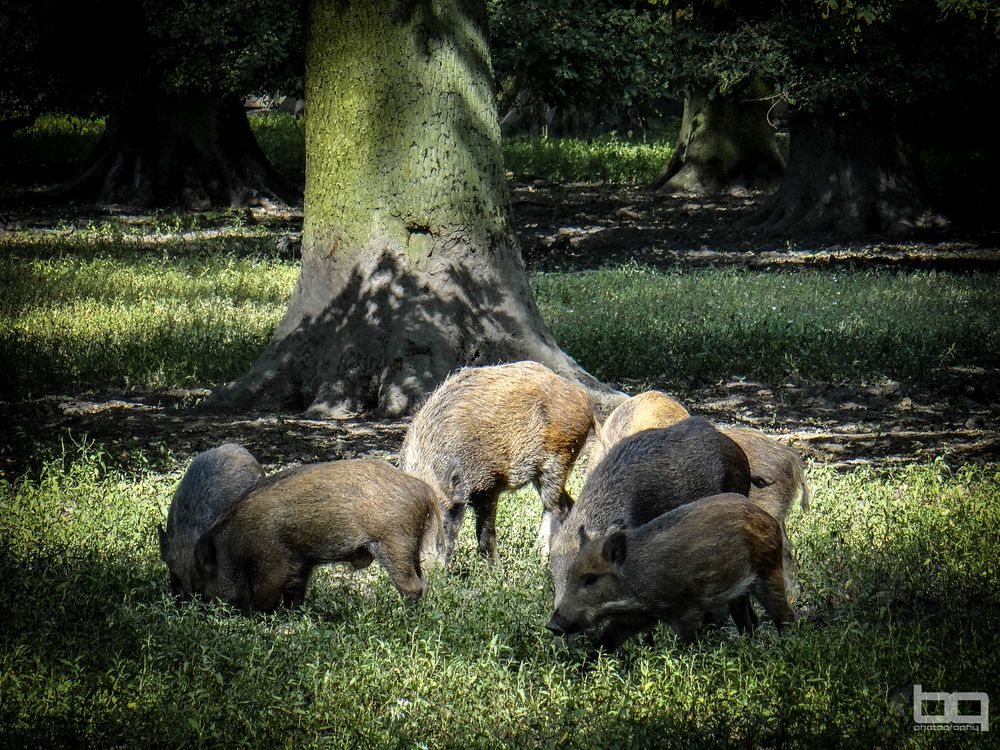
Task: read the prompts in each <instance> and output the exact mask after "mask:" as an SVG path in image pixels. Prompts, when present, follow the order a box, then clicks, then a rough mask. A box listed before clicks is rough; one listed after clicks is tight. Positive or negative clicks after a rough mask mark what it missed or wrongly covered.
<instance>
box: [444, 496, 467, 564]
mask: <svg viewBox="0 0 1000 750" xmlns="http://www.w3.org/2000/svg"><path fill="white" fill-rule="evenodd" d="M467 507H468V506H467V505H466V503H465V502H464V501H463V502H459V503H454V504H453V505H451V506H450V507H448V508H447V509H446V510H445V511H444V512H443V513H442V519H441V521H442V524H443V526H444V561H445V565H450V564H451V559H452V558H453V557H454V556H455V548H456V546H457V544H458V532H459V529H461V528H462V519H464V518H465V509H466V508H467Z"/></svg>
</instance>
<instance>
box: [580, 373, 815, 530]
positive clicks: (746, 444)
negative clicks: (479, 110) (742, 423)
mask: <svg viewBox="0 0 1000 750" xmlns="http://www.w3.org/2000/svg"><path fill="white" fill-rule="evenodd" d="M686 416H687V410H686V409H685V408H684V407H683V406H681V405H680V404H679V403H677V402H676V401H674V399H672V398H671V397H670V396H668V395H666V394H665V393H660V392H659V391H649V392H647V393H640V394H639V395H638V396H633V397H632V398H630V399H629V400H628V401H625V402H624V403H622V404H620V405H619V406H618V407H617V408H616V409H615V410H614V411H613V412H611V414H610V415H609V416H608V419H607V421H606V422H605V423H604V425H603V426H602V428H601V431H600V433H599V437H600V440H599V441H598V442H597V443H596V444H595V447H594V449H592V450H591V455H590V456H589V458H588V468H589V470H591V471H592V470H593V469H594V468H595V467H596V465H597V463H598V462H599V461H600V460H601V458H602V457H603V456H604V455H606V453H607V451H608V450H610V449H611V447H612V446H613V445H614V444H615V443H617V442H618V441H619V440H622V439H623V438H626V437H628V436H629V435H634V434H636V433H637V432H641V431H642V430H648V429H652V428H657V427H670V426H671V425H673V424H676V423H677V422H679V421H681V420H682V419H684V418H685V417H686ZM719 431H720V432H722V433H723V434H725V435H728V436H729V437H731V438H732V439H733V440H735V441H736V443H737V444H738V445H739V446H740V448H742V449H743V452H744V453H746V456H747V460H748V461H749V462H750V474H751V476H753V477H754V478H755V479H756V480H757V481H755V482H754V485H753V486H752V487H751V488H750V500H752V501H753V502H755V503H757V504H758V505H759V506H760V507H762V508H763V509H764V510H766V511H767V512H768V513H770V514H771V515H772V516H774V517H775V518H777V519H778V520H779V521H781V523H782V524H784V522H785V519H786V518H787V517H788V511H789V510H790V508H791V506H792V503H793V502H794V501H795V498H796V497H799V498H800V500H799V503H800V505H801V507H802V510H808V509H809V484H808V483H807V482H806V477H805V467H804V466H803V463H802V457H801V456H799V454H798V453H796V452H795V450H793V449H792V448H790V447H789V446H787V445H784V444H782V443H779V442H778V441H777V440H775V439H774V438H771V437H768V436H767V435H765V434H764V433H763V432H760V431H759V430H753V429H750V428H748V427H720V428H719Z"/></svg>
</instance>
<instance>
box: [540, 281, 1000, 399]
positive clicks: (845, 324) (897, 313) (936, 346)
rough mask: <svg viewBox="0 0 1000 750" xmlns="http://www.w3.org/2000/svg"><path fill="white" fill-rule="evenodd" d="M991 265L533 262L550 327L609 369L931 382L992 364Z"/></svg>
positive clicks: (698, 376)
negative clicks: (544, 268) (860, 267)
mask: <svg viewBox="0 0 1000 750" xmlns="http://www.w3.org/2000/svg"><path fill="white" fill-rule="evenodd" d="M995 284H996V276H995V274H990V273H973V274H968V275H958V274H950V273H936V272H927V271H917V272H908V271H900V272H889V271H885V270H869V271H837V272H830V271H824V270H795V271H787V272H764V273H760V272H753V271H746V270H732V269H730V270H719V269H703V270H684V271H675V272H669V273H664V272H661V271H655V270H650V269H647V268H642V267H637V266H635V267H626V268H619V269H605V270H599V271H594V272H587V273H579V274H565V273H550V274H542V275H539V276H536V277H535V278H534V279H533V287H534V290H535V295H536V298H537V300H538V304H539V306H540V308H541V310H542V315H543V317H544V318H545V320H546V322H547V323H548V324H549V326H550V328H551V329H552V332H553V333H554V335H555V338H556V340H557V341H558V342H559V343H560V345H561V346H562V347H563V348H564V349H566V351H568V352H570V353H571V354H572V355H573V356H574V357H575V358H576V359H577V360H578V361H579V362H580V364H582V365H583V366H584V367H585V368H587V369H588V370H590V371H591V372H593V373H594V374H595V375H598V376H600V377H604V378H607V379H617V378H644V377H645V378H648V377H654V378H657V379H659V380H662V381H664V382H668V383H672V384H674V385H676V386H679V387H682V386H685V385H690V384H693V383H696V382H698V381H699V380H706V379H708V380H714V379H717V378H720V377H727V376H733V375H743V376H747V377H754V378H763V379H768V380H772V381H773V380H774V379H780V378H783V377H786V376H787V374H788V373H797V374H799V375H800V376H801V377H803V378H806V379H815V380H822V381H865V380H879V379H882V378H893V379H902V380H911V381H925V382H932V381H934V380H935V379H936V378H938V377H939V376H940V375H941V374H942V368H943V367H946V366H949V365H977V366H984V367H993V368H995V367H997V366H998V364H1000V363H998V360H997V357H998V353H1000V311H998V308H997V306H996V301H995V293H994V288H995Z"/></svg>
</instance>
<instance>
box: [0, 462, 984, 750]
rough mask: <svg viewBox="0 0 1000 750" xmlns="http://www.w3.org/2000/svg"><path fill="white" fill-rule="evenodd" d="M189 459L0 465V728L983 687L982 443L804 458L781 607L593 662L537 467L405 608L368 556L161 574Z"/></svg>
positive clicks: (133, 726)
mask: <svg viewBox="0 0 1000 750" xmlns="http://www.w3.org/2000/svg"><path fill="white" fill-rule="evenodd" d="M177 478H178V475H177V474H167V475H161V474H154V473H141V472H140V473H138V474H136V473H134V472H132V473H124V472H121V471H119V470H117V469H115V468H114V467H112V466H108V465H106V463H105V460H104V458H103V457H102V454H101V453H100V451H99V450H97V449H95V448H93V447H90V448H87V449H84V450H82V451H80V452H78V453H72V452H71V453H70V454H68V455H66V456H60V457H55V458H54V459H53V460H52V461H51V462H49V463H48V464H47V465H46V466H45V467H44V468H43V469H42V470H41V471H39V472H38V473H37V474H36V475H33V476H26V477H22V478H21V479H19V480H18V481H16V482H14V483H11V482H9V481H6V480H4V481H0V538H2V539H3V540H4V545H3V554H2V556H0V567H2V570H0V575H2V577H3V580H4V587H3V589H2V591H0V604H2V607H3V611H4V612H5V618H4V619H5V625H4V628H3V635H2V636H0V644H2V648H0V696H3V698H2V699H0V727H3V729H2V730H0V733H2V735H3V737H4V744H5V745H7V746H20V745H26V746H28V745H30V746H40V745H44V746H52V745H55V746H60V745H67V746H68V745H76V744H79V743H86V744H88V745H93V746H102V747H107V746H110V745H115V746H129V747H133V746H149V745H155V746H177V745H183V746H190V745H195V744H199V745H214V746H227V747H228V746H236V745H239V746H256V747H262V746H266V747H277V746H287V747H300V746H301V747H344V748H353V747H417V748H421V747H456V748H458V747H496V746H498V745H501V744H504V745H510V746H517V747H586V748H593V747H606V748H619V747H651V746H655V747H751V746H759V745H783V746H787V747H811V746H830V747H833V746H837V747H872V746H874V747H890V746H901V747H902V746H909V747H921V746H925V741H928V742H930V743H931V744H942V745H946V744H948V742H947V740H949V739H951V738H946V737H943V736H942V735H941V734H938V735H937V736H934V737H930V738H928V737H924V736H922V735H919V734H917V733H915V732H914V731H913V728H912V725H913V722H912V718H911V715H909V713H908V712H909V708H910V706H909V704H908V703H907V702H906V701H905V699H900V700H901V701H902V702H901V703H900V704H899V705H901V706H902V708H898V707H897V708H896V709H894V707H893V698H894V696H895V695H896V693H897V692H898V690H897V689H901V688H904V687H905V686H907V685H911V684H913V683H918V684H922V685H923V686H924V688H925V689H935V690H938V689H946V690H995V688H996V687H997V682H996V675H997V674H998V673H1000V657H998V655H997V650H996V648H995V646H996V642H997V638H998V637H1000V626H998V623H1000V598H998V590H1000V580H998V576H1000V573H998V568H997V554H998V552H1000V543H998V538H1000V495H998V480H1000V474H998V473H997V469H996V468H995V467H987V468H983V469H975V470H974V469H963V470H960V471H958V472H957V473H954V474H952V473H950V472H948V471H947V469H945V468H944V467H943V466H941V465H936V464H928V465H922V466H914V467H909V468H906V469H901V470H896V471H893V472H891V473H885V474H879V473H875V472H872V471H867V470H859V471H855V472H852V473H850V474H846V475H837V474H835V473H833V472H829V471H823V470H821V469H817V468H814V469H813V471H812V472H811V480H812V482H813V485H814V489H815V497H814V504H813V511H812V512H811V513H810V514H808V515H805V516H801V515H796V516H793V519H792V521H791V526H790V529H789V533H790V536H791V538H792V539H793V541H794V543H795V546H796V549H797V554H798V565H799V571H800V578H801V583H802V589H803V591H802V593H801V594H800V596H799V599H798V606H799V607H800V611H803V612H806V613H807V614H808V617H807V618H805V619H803V620H802V621H800V622H799V623H798V624H797V625H796V626H795V627H794V628H793V629H792V630H791V632H790V633H788V634H786V635H784V636H781V637H779V636H777V635H776V634H775V632H774V631H773V630H772V629H771V628H770V626H767V627H764V628H763V630H762V631H761V632H760V633H758V635H757V636H756V637H754V638H741V637H738V636H737V635H736V634H735V631H733V630H732V629H730V628H725V629H723V630H719V631H715V632H706V633H705V634H704V636H703V637H702V638H701V639H700V641H699V642H698V643H697V644H696V645H694V646H692V647H688V648H681V647H679V646H678V645H677V644H676V642H675V640H674V637H673V636H672V634H671V633H670V632H669V631H668V630H667V629H665V628H661V629H659V630H658V631H657V634H656V638H655V642H654V644H653V645H652V646H651V647H650V646H645V645H641V644H638V643H636V644H631V645H630V646H629V647H628V648H627V649H626V653H625V654H624V656H623V657H621V658H601V659H599V660H597V661H596V662H590V663H588V662H586V661H585V659H584V657H585V655H586V651H587V648H586V644H585V643H584V642H581V641H578V642H575V643H570V644H565V643H562V642H560V641H556V640H554V639H553V638H551V637H550V635H549V634H548V633H547V632H546V631H545V630H544V629H543V628H542V623H543V622H544V621H545V619H546V618H547V616H548V614H549V609H550V607H551V600H552V599H551V590H550V584H549V582H548V577H547V575H546V573H545V570H544V568H543V567H542V566H541V565H540V564H539V562H538V561H537V558H536V556H535V553H534V552H533V549H532V545H533V541H534V535H535V530H536V527H537V523H538V521H539V519H540V514H539V503H538V500H537V497H536V496H535V495H534V494H533V493H532V492H530V491H522V492H520V493H517V494H516V495H513V496H507V497H505V498H504V500H503V502H502V503H501V523H500V530H499V538H500V540H501V555H502V557H503V561H504V562H503V566H502V568H501V569H499V570H495V571H491V570H488V569H487V568H486V566H485V565H484V564H482V563H481V562H480V561H479V560H478V559H477V558H476V557H475V553H474V551H473V545H472V538H471V534H470V533H468V529H466V530H465V531H466V534H465V536H463V539H462V543H463V547H462V549H461V552H460V558H459V564H460V566H461V567H462V568H464V569H465V571H466V574H467V575H466V576H465V577H457V576H456V577H450V578H443V577H441V576H438V575H435V576H433V577H432V580H431V588H430V591H429V594H428V597H427V598H426V599H425V600H424V601H423V602H422V603H421V604H420V606H418V607H417V608H415V609H413V610H406V609H404V608H403V607H402V605H401V602H400V600H399V598H398V595H397V594H396V592H395V591H394V589H392V587H391V585H390V584H389V582H388V579H387V577H386V575H385V574H384V572H382V571H381V570H378V569H375V568H372V569H370V570H368V571H365V572H363V573H360V574H355V575H343V574H342V571H340V570H330V569H327V570H323V571H322V572H321V573H320V574H319V575H318V576H317V578H316V580H315V581H314V585H313V586H312V588H311V590H310V593H309V595H308V598H307V602H306V606H305V608H304V609H302V610H300V611H297V612H293V613H288V612H284V613H281V614H278V615H275V616H270V617H255V618H250V619H245V618H242V617H239V616H235V615H233V613H231V612H230V611H229V610H228V609H227V608H225V607H224V606H212V607H202V606H198V605H189V606H178V605H177V604H176V603H175V602H174V601H173V600H172V599H171V597H170V596H169V592H168V587H167V581H166V575H165V572H164V570H163V568H162V566H161V565H160V563H159V562H158V560H157V550H156V543H155V533H154V528H153V527H154V524H155V523H156V522H158V521H159V520H161V519H162V518H163V514H164V511H165V508H166V505H167V504H168V502H169V497H170V492H171V490H172V487H173V485H174V482H175V481H176V480H177ZM571 489H572V490H573V491H574V492H575V491H578V490H579V479H578V478H575V479H574V485H573V486H572V487H571Z"/></svg>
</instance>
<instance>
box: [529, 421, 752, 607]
mask: <svg viewBox="0 0 1000 750" xmlns="http://www.w3.org/2000/svg"><path fill="white" fill-rule="evenodd" d="M750 486H751V484H750V465H749V464H748V463H747V458H746V455H744V453H743V450H742V449H741V448H740V447H739V446H738V445H737V444H736V443H734V442H733V441H732V440H731V439H730V438H728V437H726V436H725V435H723V434H722V433H721V432H719V431H718V430H716V429H715V428H714V427H713V426H712V425H711V424H710V423H709V422H708V421H706V420H704V419H702V418H700V417H689V418H688V419H685V420H683V421H681V422H678V423H677V424H675V425H673V426H672V427H667V428H664V429H658V430H644V431H642V432H639V433H636V434H635V435H631V436H629V437H627V438H625V439H623V440H621V441H619V442H618V443H616V444H615V445H614V446H612V448H611V450H610V451H609V452H608V455H607V456H606V457H605V458H604V460H603V461H601V463H600V464H599V465H598V466H597V467H596V468H595V469H594V471H593V472H591V474H590V476H588V477H587V482H586V484H585V485H584V486H583V490H581V492H580V496H579V497H578V498H577V501H576V504H575V505H574V506H573V509H572V511H570V513H569V515H568V516H567V517H566V520H565V522H564V523H563V525H562V527H561V528H560V529H559V531H558V532H557V533H556V535H555V536H554V537H553V540H552V552H551V556H550V558H549V570H550V572H551V573H552V581H553V583H554V585H555V592H556V599H557V600H559V599H560V598H561V597H562V596H563V594H564V591H565V588H566V586H567V576H568V575H569V567H570V564H571V563H572V561H573V559H574V558H575V557H576V554H577V552H578V551H579V548H580V542H579V539H580V536H579V534H580V529H582V528H585V529H586V530H587V531H588V532H589V533H591V534H595V533H600V532H603V531H605V530H606V529H608V528H610V527H612V526H615V525H622V526H626V527H636V526H640V525H642V524H644V523H647V522H649V521H651V520H653V519H654V518H656V517H658V516H660V515H662V514H663V513H666V512H667V511H670V510H674V509H675V508H678V507H680V506H681V505H684V504H685V503H690V502H693V501H694V500H698V499H699V498H702V497H707V496H709V495H716V494H721V493H726V492H735V493H739V494H741V495H744V496H746V494H747V493H748V492H749V491H750Z"/></svg>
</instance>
